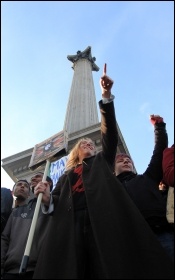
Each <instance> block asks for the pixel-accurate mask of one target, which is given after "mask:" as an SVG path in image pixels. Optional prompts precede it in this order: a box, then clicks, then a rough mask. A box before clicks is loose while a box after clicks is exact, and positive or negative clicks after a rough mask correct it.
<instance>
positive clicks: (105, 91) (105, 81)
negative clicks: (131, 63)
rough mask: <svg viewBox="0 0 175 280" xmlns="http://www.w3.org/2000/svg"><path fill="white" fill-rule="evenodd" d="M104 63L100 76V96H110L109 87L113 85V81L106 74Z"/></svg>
mask: <svg viewBox="0 0 175 280" xmlns="http://www.w3.org/2000/svg"><path fill="white" fill-rule="evenodd" d="M106 67H107V66H106V63H105V64H104V68H103V76H102V77H101V78H100V86H101V89H102V97H103V98H110V96H111V88H112V86H113V83H114V81H113V80H112V79H111V78H109V77H108V76H107V75H106Z"/></svg>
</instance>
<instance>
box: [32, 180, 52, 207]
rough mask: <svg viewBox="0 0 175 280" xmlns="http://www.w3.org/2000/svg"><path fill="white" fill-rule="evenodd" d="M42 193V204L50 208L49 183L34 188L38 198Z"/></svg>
mask: <svg viewBox="0 0 175 280" xmlns="http://www.w3.org/2000/svg"><path fill="white" fill-rule="evenodd" d="M40 193H42V194H43V196H42V202H43V203H44V204H45V205H46V206H49V203H50V185H49V183H48V182H47V181H44V182H39V183H38V184H37V185H36V187H35V188H34V194H35V195H36V196H38V195H39V194H40Z"/></svg>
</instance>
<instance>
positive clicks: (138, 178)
mask: <svg viewBox="0 0 175 280" xmlns="http://www.w3.org/2000/svg"><path fill="white" fill-rule="evenodd" d="M154 135H155V146H154V150H153V155H152V157H151V160H150V163H149V165H148V167H147V169H146V170H145V172H144V173H143V174H139V175H138V174H133V173H132V172H124V173H121V174H119V175H118V176H117V178H118V179H119V180H120V182H122V184H123V186H124V187H125V189H126V191H127V192H128V194H129V195H130V197H131V199H132V200H133V201H134V203H135V205H136V206H137V207H138V209H139V210H140V212H141V214H142V215H143V217H144V218H145V219H146V221H147V222H148V223H149V224H150V225H151V226H155V225H156V226H157V225H166V224H168V222H167V219H166V202H167V192H166V191H165V192H161V191H160V190H159V184H160V181H161V180H162V177H163V170H162V159H163V151H164V149H165V148H166V147H167V145H168V137H167V132H166V128H165V123H158V124H156V125H155V126H154Z"/></svg>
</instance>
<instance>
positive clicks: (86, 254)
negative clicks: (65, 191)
mask: <svg viewBox="0 0 175 280" xmlns="http://www.w3.org/2000/svg"><path fill="white" fill-rule="evenodd" d="M75 234H76V250H77V269H78V279H106V277H105V274H104V272H103V266H102V263H101V260H100V255H99V252H98V248H97V245H96V242H95V239H94V236H93V231H92V227H91V224H90V219H89V215H88V211H87V210H77V211H75Z"/></svg>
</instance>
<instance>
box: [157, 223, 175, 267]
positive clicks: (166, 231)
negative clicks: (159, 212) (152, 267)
mask: <svg viewBox="0 0 175 280" xmlns="http://www.w3.org/2000/svg"><path fill="white" fill-rule="evenodd" d="M153 231H154V233H155V234H156V236H157V239H158V240H159V242H160V243H161V245H162V247H163V248H164V249H165V251H166V252H167V254H168V255H169V257H170V258H171V259H172V261H173V262H174V225H169V226H167V227H160V228H159V227H158V228H155V229H153Z"/></svg>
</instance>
